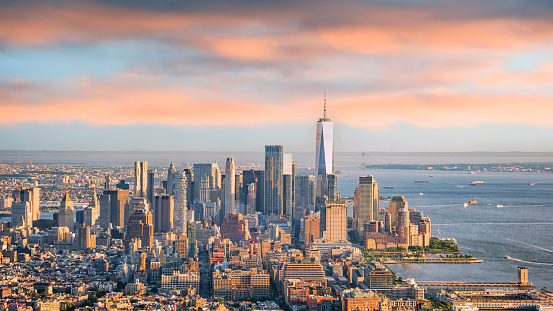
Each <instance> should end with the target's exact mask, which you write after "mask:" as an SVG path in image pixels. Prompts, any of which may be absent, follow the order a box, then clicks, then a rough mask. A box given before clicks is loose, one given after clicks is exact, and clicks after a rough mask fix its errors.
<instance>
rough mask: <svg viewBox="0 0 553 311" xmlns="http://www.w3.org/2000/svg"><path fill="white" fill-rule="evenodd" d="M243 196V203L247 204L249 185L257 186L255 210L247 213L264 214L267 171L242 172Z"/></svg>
mask: <svg viewBox="0 0 553 311" xmlns="http://www.w3.org/2000/svg"><path fill="white" fill-rule="evenodd" d="M242 175H243V177H242V185H243V187H242V191H241V192H240V193H241V194H242V199H241V201H242V202H244V203H246V201H247V199H248V198H247V195H248V191H249V190H248V189H249V185H251V184H254V186H255V210H253V211H247V213H252V214H253V213H255V212H256V211H257V212H263V209H264V199H263V197H264V196H263V194H264V193H263V192H264V184H265V171H259V170H258V171H256V170H246V171H243V172H242Z"/></svg>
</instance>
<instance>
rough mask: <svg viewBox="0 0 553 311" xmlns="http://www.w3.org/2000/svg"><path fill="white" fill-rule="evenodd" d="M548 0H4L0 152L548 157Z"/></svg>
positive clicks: (552, 23) (551, 16)
mask: <svg viewBox="0 0 553 311" xmlns="http://www.w3.org/2000/svg"><path fill="white" fill-rule="evenodd" d="M552 48H553V2H551V1H549V0H535V1H532V2H531V5H530V4H529V2H528V1H526V0H487V1H473V0H462V1H452V0H437V1H432V0H409V1H407V0H404V1H400V0H382V1H326V0H302V1H286V0H285V1H263V0H255V1H253V0H252V1H247V0H235V1H145V0H133V1H130V0H116V1H107V0H106V1H79V0H73V1H26V0H23V1H4V0H0V149H2V150H182V151H189V150H214V151H224V150H233V151H262V150H263V148H264V147H263V146H264V145H266V144H282V145H284V147H285V149H286V150H294V151H313V150H314V149H315V124H316V122H317V120H318V118H320V117H321V116H322V110H323V102H324V94H325V92H326V101H327V114H328V116H329V117H330V118H332V120H333V121H334V122H335V149H336V151H398V152H402V151H552V150H553V148H552V147H551V143H550V141H551V137H553V117H552V115H553V53H552V50H553V49H552Z"/></svg>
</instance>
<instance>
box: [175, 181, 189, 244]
mask: <svg viewBox="0 0 553 311" xmlns="http://www.w3.org/2000/svg"><path fill="white" fill-rule="evenodd" d="M173 185H174V188H173V193H174V195H175V210H174V212H175V214H174V220H173V230H174V231H175V233H176V234H186V222H187V217H186V214H187V211H188V208H187V202H186V199H187V197H188V181H187V180H186V175H185V174H184V172H177V174H176V176H175V180H174V184H173Z"/></svg>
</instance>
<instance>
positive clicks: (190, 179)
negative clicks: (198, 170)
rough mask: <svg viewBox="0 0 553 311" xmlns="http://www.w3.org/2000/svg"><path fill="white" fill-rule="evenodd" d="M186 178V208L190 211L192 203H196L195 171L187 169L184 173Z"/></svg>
mask: <svg viewBox="0 0 553 311" xmlns="http://www.w3.org/2000/svg"><path fill="white" fill-rule="evenodd" d="M182 172H183V174H184V176H186V182H187V187H186V207H187V208H188V209H189V210H190V209H191V208H190V207H191V206H192V203H193V202H194V191H193V189H194V170H193V169H191V168H185V169H184V170H183V171H182Z"/></svg>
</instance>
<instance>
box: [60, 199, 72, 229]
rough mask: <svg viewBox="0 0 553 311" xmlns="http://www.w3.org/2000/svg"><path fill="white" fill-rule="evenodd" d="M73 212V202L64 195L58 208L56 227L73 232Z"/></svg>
mask: <svg viewBox="0 0 553 311" xmlns="http://www.w3.org/2000/svg"><path fill="white" fill-rule="evenodd" d="M74 217H75V210H74V209H73V201H72V200H71V198H70V197H69V194H67V193H65V195H64V196H63V198H62V199H61V204H60V208H59V211H58V227H67V228H69V231H71V232H73V231H75V229H74V228H73V227H74V225H75V219H74Z"/></svg>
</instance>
